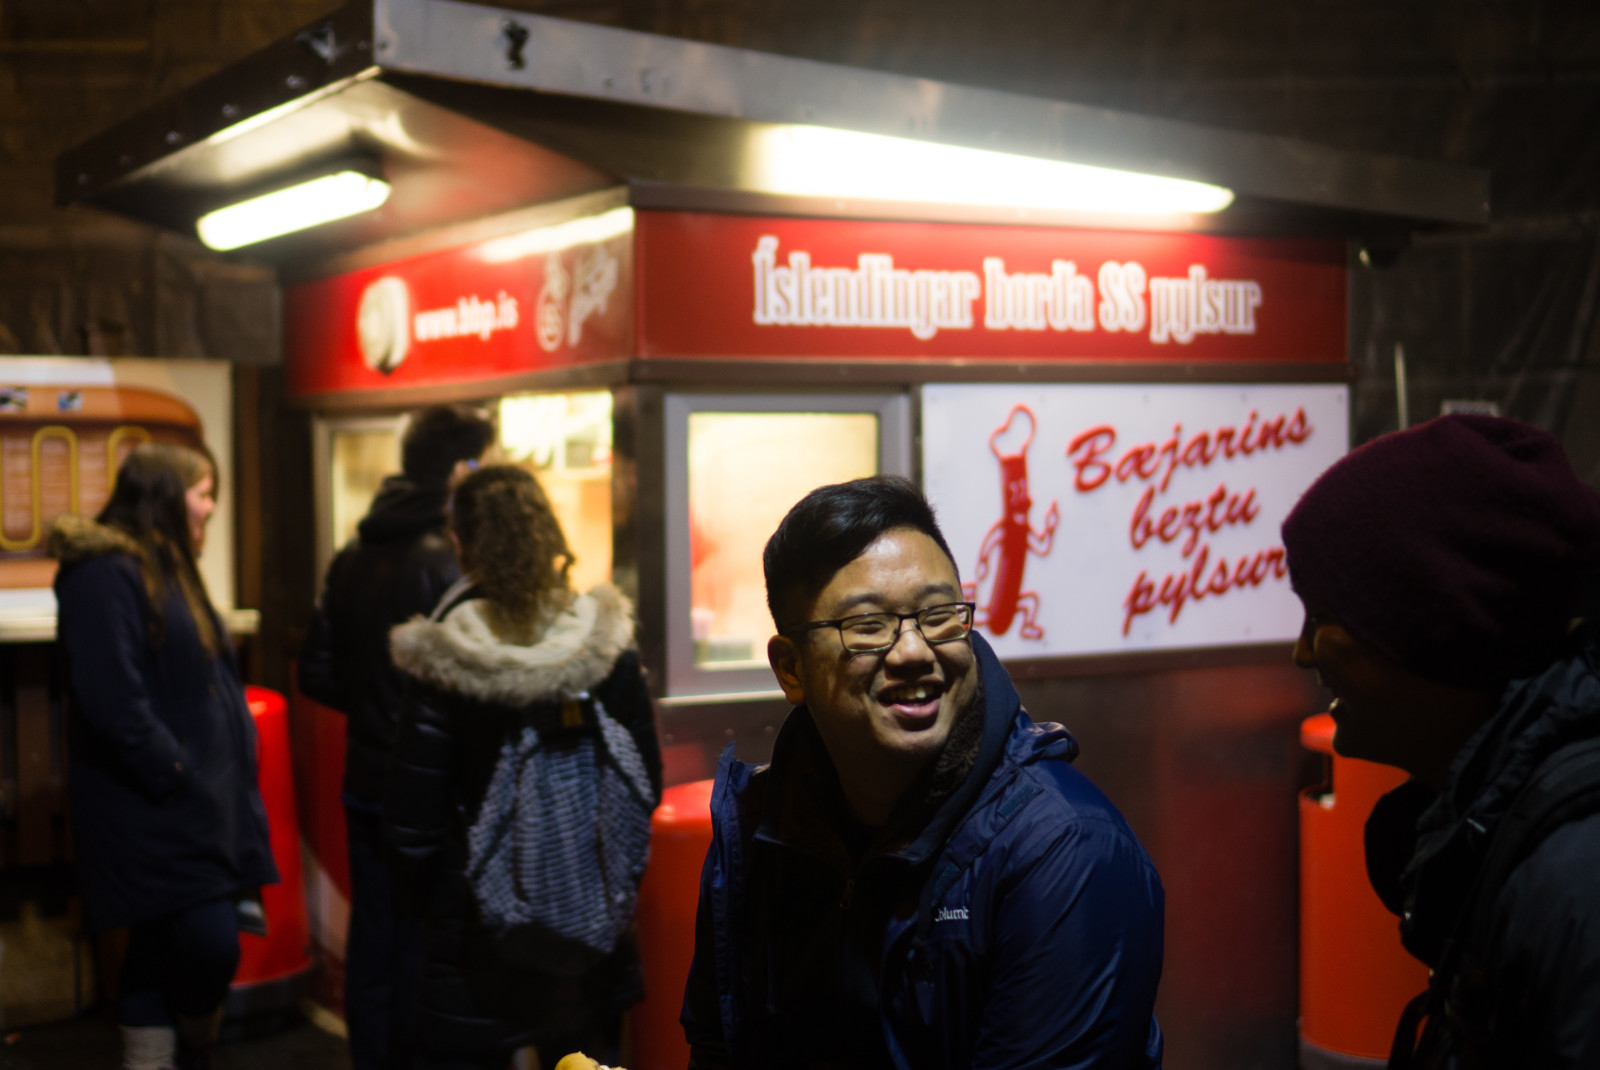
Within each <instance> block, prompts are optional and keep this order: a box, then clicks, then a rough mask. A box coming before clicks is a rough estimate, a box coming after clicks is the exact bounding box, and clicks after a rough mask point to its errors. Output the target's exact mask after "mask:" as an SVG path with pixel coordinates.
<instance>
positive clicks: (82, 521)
mask: <svg viewBox="0 0 1600 1070" xmlns="http://www.w3.org/2000/svg"><path fill="white" fill-rule="evenodd" d="M49 546H50V554H51V556H52V557H54V558H56V559H57V560H58V561H60V562H61V567H60V569H59V571H58V572H57V573H56V579H55V587H56V591H57V593H58V595H59V594H62V593H66V592H71V591H72V590H74V589H95V588H97V587H101V586H104V585H106V584H108V583H121V584H124V585H126V584H130V583H131V584H133V585H135V586H139V587H141V589H142V580H141V579H140V574H139V559H138V554H139V547H138V544H137V543H135V542H134V541H133V539H132V538H131V537H129V536H128V535H125V534H124V533H122V532H121V531H119V530H117V529H116V528H112V527H108V526H106V525H104V524H100V523H97V522H95V521H93V520H90V519H88V518H87V517H80V516H75V515H71V514H67V515H63V516H61V517H59V518H58V519H57V521H56V523H55V526H54V528H53V529H52V531H51V533H50V544H49Z"/></svg>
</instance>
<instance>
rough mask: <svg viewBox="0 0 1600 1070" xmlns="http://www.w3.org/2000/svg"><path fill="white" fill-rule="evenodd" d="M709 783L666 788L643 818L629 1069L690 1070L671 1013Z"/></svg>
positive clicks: (690, 945)
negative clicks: (641, 995) (644, 856)
mask: <svg viewBox="0 0 1600 1070" xmlns="http://www.w3.org/2000/svg"><path fill="white" fill-rule="evenodd" d="M711 785H712V781H709V780H697V781H694V782H692V783H689V784H679V785H677V786H676V787H671V788H668V789H667V790H666V791H663V792H662V793H661V805H660V806H658V807H657V808H656V812H655V816H654V817H652V818H651V819H650V837H651V838H650V866H649V868H648V869H646V870H645V874H644V883H643V884H641V885H640V886H639V906H638V909H637V911H636V912H635V913H634V919H635V922H636V923H637V925H638V927H639V956H640V958H641V959H642V960H643V965H644V986H645V999H644V1002H643V1003H641V1004H639V1005H638V1006H637V1007H635V1008H634V1009H633V1054H632V1062H629V1063H628V1066H629V1067H630V1068H631V1070H684V1068H685V1067H686V1066H688V1065H689V1045H688V1043H687V1042H685V1041H684V1039H683V1026H681V1025H679V1024H678V1014H679V1013H680V1012H681V1011H682V1010H683V986H684V983H685V982H686V981H687V980H688V978H689V963H690V962H692V961H693V960H694V914H695V906H696V904H697V903H698V902H699V899H700V869H701V866H702V865H703V864H704V863H705V859H706V850H707V849H708V848H709V847H710V846H711Z"/></svg>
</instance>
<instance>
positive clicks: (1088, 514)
mask: <svg viewBox="0 0 1600 1070" xmlns="http://www.w3.org/2000/svg"><path fill="white" fill-rule="evenodd" d="M1348 405H1349V392H1348V389H1347V388H1346V387H1344V386H1342V385H1289V386H1255V385H1250V386H1236V385H1167V384H1152V385H1127V384H1108V385H1100V384H1047V385H1039V386H1025V385H1004V384H981V385H964V384H933V385H929V386H927V387H925V388H923V393H922V471H923V479H924V484H925V489H926V491H927V494H928V497H929V499H930V500H931V501H932V502H933V504H934V507H935V508H936V509H937V510H938V515H939V523H940V526H941V527H942V528H943V529H944V532H945V537H946V538H947V539H948V540H949V543H950V548H951V550H952V552H954V554H955V556H956V563H957V564H958V565H959V566H960V569H961V577H962V581H963V584H964V585H965V587H966V590H967V597H969V598H970V599H972V600H973V601H974V602H976V603H977V604H978V627H979V628H980V629H981V630H982V631H983V632H984V634H985V635H986V636H987V637H988V638H989V639H990V641H991V642H992V643H993V645H994V647H995V649H996V651H998V652H999V653H1000V655H1001V656H1002V657H1009V658H1030V657H1059V656H1063V655H1073V654H1103V653H1115V652H1121V651H1133V650H1164V649H1174V648H1184V647H1201V646H1222V645H1232V644H1240V643H1261V642H1273V641H1279V640H1291V639H1293V638H1294V637H1295V636H1296V635H1298V634H1299V631H1300V625H1301V609H1300V604H1299V600H1298V599H1296V598H1295V596H1294V593H1293V592H1292V591H1291V590H1290V587H1289V578H1288V570H1287V567H1286V565H1285V562H1284V556H1283V543H1282V540H1281V537H1280V534H1279V528H1280V526H1281V525H1282V523H1283V519H1284V517H1285V516H1287V515H1288V513H1289V510H1290V509H1291V508H1293V507H1294V504H1295V502H1296V501H1298V500H1299V498H1300V495H1301V493H1302V492H1303V491H1304V490H1305V489H1306V487H1308V486H1310V484H1311V482H1312V481H1313V480H1314V479H1316V477H1317V476H1318V475H1319V474H1321V473H1322V471H1323V470H1324V469H1325V468H1327V467H1328V466H1329V465H1330V464H1332V463H1333V462H1334V461H1336V460H1338V459H1339V458H1340V457H1341V456H1343V455H1344V453H1345V452H1346V450H1347V449H1348V448H1349V415H1348Z"/></svg>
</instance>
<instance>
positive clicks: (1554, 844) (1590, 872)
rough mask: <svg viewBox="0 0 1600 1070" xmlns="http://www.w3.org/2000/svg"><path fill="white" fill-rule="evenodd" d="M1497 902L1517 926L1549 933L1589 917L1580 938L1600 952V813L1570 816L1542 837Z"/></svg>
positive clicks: (1508, 920)
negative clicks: (1571, 819) (1586, 933)
mask: <svg viewBox="0 0 1600 1070" xmlns="http://www.w3.org/2000/svg"><path fill="white" fill-rule="evenodd" d="M1497 906H1498V908H1499V909H1498V912H1499V913H1500V914H1501V915H1502V917H1503V918H1505V919H1506V923H1507V924H1508V925H1509V926H1510V927H1512V928H1515V929H1524V928H1525V929H1530V930H1537V931H1540V932H1548V931H1549V930H1550V929H1551V927H1552V926H1554V925H1559V924H1562V923H1565V922H1576V921H1577V920H1578V919H1584V918H1588V919H1593V920H1594V921H1593V924H1591V923H1590V922H1584V923H1583V924H1582V925H1581V926H1580V928H1585V929H1589V930H1590V932H1589V933H1588V935H1586V936H1584V937H1583V939H1584V941H1585V942H1586V943H1587V945H1588V946H1590V947H1591V948H1593V949H1595V950H1596V951H1597V952H1600V813H1593V814H1589V815H1588V816H1586V817H1581V818H1578V819H1577V820H1574V821H1569V822H1567V823H1566V824H1564V825H1562V826H1561V827H1559V828H1557V829H1555V830H1554V831H1553V832H1551V833H1550V834H1549V835H1548V836H1546V837H1545V838H1544V839H1543V840H1542V841H1541V842H1540V843H1539V845H1538V846H1537V847H1535V848H1534V849H1533V850H1532V852H1530V853H1529V855H1528V857H1527V858H1526V859H1524V860H1523V861H1522V863H1521V864H1519V865H1518V866H1517V867H1516V868H1515V869H1513V870H1512V871H1511V874H1510V875H1509V876H1508V877H1507V878H1506V883H1505V887H1504V888H1503V889H1502V891H1501V895H1500V897H1499V900H1498V904H1497ZM1569 935H1573V936H1578V935H1581V934H1579V933H1576V932H1574V933H1572V934H1569ZM1597 958H1600V955H1597Z"/></svg>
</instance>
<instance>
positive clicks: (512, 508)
mask: <svg viewBox="0 0 1600 1070" xmlns="http://www.w3.org/2000/svg"><path fill="white" fill-rule="evenodd" d="M450 528H451V530H452V531H454V532H455V535H456V538H457V539H458V540H459V541H460V543H461V567H462V568H463V569H464V570H465V571H467V572H470V573H472V574H473V575H474V576H475V577H476V578H477V580H478V583H479V585H480V586H481V588H482V589H483V593H484V597H485V598H486V599H487V600H488V601H489V607H490V612H489V623H490V625H491V626H492V627H493V628H494V629H495V631H496V632H497V633H498V634H500V635H501V636H502V637H504V638H508V639H516V640H523V641H533V640H535V639H537V638H538V636H539V634H541V633H542V632H543V631H544V628H545V626H546V625H547V624H548V623H549V621H550V620H551V618H553V617H554V616H555V615H556V614H558V613H560V612H561V611H562V610H563V609H566V608H567V606H568V605H570V604H571V602H572V598H573V595H574V592H573V590H572V583H571V579H570V577H569V573H570V572H571V569H572V563H573V561H574V560H576V559H575V558H574V557H573V554H572V550H571V548H569V547H568V546H567V537H566V535H564V534H563V533H562V531H561V524H560V522H559V521H557V520H556V516H555V513H554V512H552V511H551V509H550V500H549V499H548V498H546V497H545V493H544V489H543V488H542V487H540V486H539V482H538V480H536V479H534V478H533V476H532V475H530V474H529V473H528V472H527V471H526V470H524V469H522V468H518V467H516V466H515V465H509V464H497V465H489V466H488V467H485V468H480V469H478V470H477V471H476V472H473V473H472V474H471V475H469V476H467V478H466V479H463V480H462V481H461V483H460V484H459V485H458V486H457V487H456V489H455V493H454V495H452V497H451V500H450Z"/></svg>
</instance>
